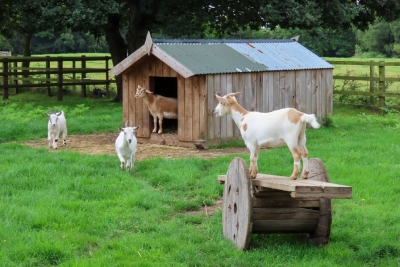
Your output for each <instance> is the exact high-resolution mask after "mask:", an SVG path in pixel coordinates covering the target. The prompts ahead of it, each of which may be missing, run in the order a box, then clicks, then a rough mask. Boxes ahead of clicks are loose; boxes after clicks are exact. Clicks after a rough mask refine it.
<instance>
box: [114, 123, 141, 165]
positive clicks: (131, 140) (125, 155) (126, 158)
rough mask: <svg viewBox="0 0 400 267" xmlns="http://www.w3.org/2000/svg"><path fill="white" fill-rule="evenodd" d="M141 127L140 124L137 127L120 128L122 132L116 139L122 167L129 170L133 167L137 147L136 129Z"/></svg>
mask: <svg viewBox="0 0 400 267" xmlns="http://www.w3.org/2000/svg"><path fill="white" fill-rule="evenodd" d="M139 127H140V126H139V125H138V126H136V127H125V128H119V130H120V131H121V132H120V133H119V135H118V137H117V139H116V140H115V151H116V152H117V155H118V158H119V161H120V162H121V165H120V167H121V169H124V168H125V169H126V170H127V171H128V170H131V169H133V166H134V164H135V154H136V147H137V139H136V136H135V131H136V130H138V129H139Z"/></svg>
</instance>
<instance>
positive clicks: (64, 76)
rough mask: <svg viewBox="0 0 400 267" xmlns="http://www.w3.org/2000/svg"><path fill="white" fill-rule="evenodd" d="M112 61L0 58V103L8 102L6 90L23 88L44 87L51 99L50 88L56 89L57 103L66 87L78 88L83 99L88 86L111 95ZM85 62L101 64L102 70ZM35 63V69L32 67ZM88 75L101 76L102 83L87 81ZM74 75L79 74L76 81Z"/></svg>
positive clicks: (82, 57) (65, 58)
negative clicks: (101, 88)
mask: <svg viewBox="0 0 400 267" xmlns="http://www.w3.org/2000/svg"><path fill="white" fill-rule="evenodd" d="M110 60H111V57H108V56H106V57H104V56H103V57H93V56H89V57H86V56H81V57H50V56H46V57H0V63H1V64H2V68H1V69H0V76H1V77H2V78H3V83H2V84H0V89H3V100H6V99H8V96H9V89H11V88H15V89H16V92H17V93H18V90H19V89H20V88H24V87H28V88H29V87H46V88H47V91H48V94H49V95H51V87H57V88H58V90H57V99H58V100H59V101H61V100H62V99H63V94H64V93H63V88H64V87H67V86H81V94H82V96H87V92H86V91H87V90H86V86H87V85H105V90H106V92H107V93H109V91H110V83H112V82H115V81H112V80H110V76H109V73H108V71H109V69H110ZM88 61H91V62H92V61H95V62H100V63H99V64H101V65H102V66H104V68H98V67H96V68H89V67H87V63H88ZM33 63H37V64H38V65H39V66H38V67H36V66H35V67H26V66H32V64H33ZM89 73H97V74H99V73H100V74H101V75H104V76H105V78H104V79H90V78H88V77H87V74H89ZM77 74H80V77H78V75H77ZM35 75H43V76H44V77H35Z"/></svg>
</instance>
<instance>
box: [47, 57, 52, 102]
mask: <svg viewBox="0 0 400 267" xmlns="http://www.w3.org/2000/svg"><path fill="white" fill-rule="evenodd" d="M46 83H47V84H49V83H50V56H46ZM47 95H48V96H51V88H50V85H47Z"/></svg>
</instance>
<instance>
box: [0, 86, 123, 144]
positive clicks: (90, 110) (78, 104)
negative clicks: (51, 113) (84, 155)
mask: <svg viewBox="0 0 400 267" xmlns="http://www.w3.org/2000/svg"><path fill="white" fill-rule="evenodd" d="M56 107H58V110H61V109H62V110H64V112H65V117H66V118H67V128H68V134H69V135H72V134H89V133H102V132H105V133H109V132H115V131H116V130H117V129H118V127H119V126H121V125H122V119H121V116H122V106H121V104H120V103H113V102H111V101H110V99H108V98H105V99H104V98H102V99H92V98H82V97H79V96H65V97H64V100H63V101H61V102H60V101H57V98H56V97H48V96H45V95H42V94H30V93H22V94H18V95H16V96H15V97H12V98H10V99H9V100H7V101H6V102H3V103H0V121H1V122H2V123H1V125H2V126H1V127H0V144H1V143H4V142H10V141H28V140H38V139H40V138H46V137H47V121H48V117H47V116H46V115H45V113H48V108H50V109H51V110H53V109H55V108H56ZM70 117H71V118H73V119H71V120H70V119H69V118H70Z"/></svg>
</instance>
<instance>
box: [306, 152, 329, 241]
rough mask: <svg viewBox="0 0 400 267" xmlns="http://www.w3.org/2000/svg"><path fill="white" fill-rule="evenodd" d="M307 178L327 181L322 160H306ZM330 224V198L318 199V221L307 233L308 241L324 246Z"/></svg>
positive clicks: (326, 173)
mask: <svg viewBox="0 0 400 267" xmlns="http://www.w3.org/2000/svg"><path fill="white" fill-rule="evenodd" d="M308 164H309V165H308V166H309V171H310V172H309V174H308V179H309V180H315V181H321V182H327V183H329V182H330V181H329V176H328V172H327V170H326V167H325V165H324V163H323V162H322V160H320V159H318V158H312V159H309V161H308ZM331 225H332V199H330V198H320V199H319V221H318V225H317V227H316V229H315V230H314V232H312V233H309V234H308V235H307V237H308V239H309V241H310V242H311V243H313V244H315V245H319V246H324V245H327V244H328V242H329V238H330V235H331Z"/></svg>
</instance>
